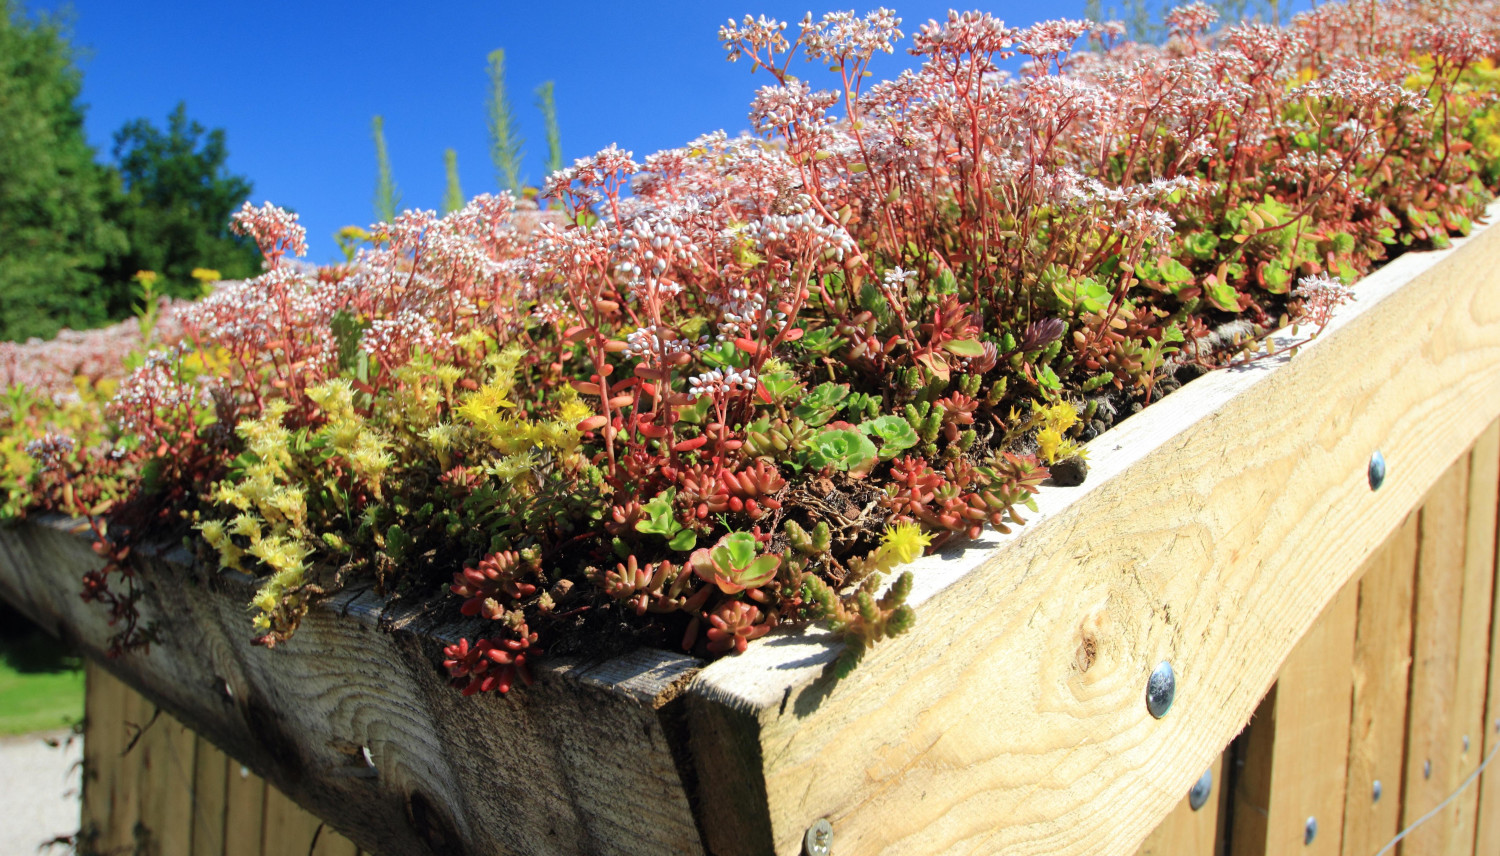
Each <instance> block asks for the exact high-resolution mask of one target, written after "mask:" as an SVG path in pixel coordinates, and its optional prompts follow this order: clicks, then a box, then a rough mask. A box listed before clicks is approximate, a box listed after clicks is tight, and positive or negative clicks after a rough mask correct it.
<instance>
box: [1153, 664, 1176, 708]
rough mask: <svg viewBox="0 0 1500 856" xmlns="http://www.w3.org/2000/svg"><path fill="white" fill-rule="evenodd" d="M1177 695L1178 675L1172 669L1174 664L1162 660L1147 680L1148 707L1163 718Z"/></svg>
mask: <svg viewBox="0 0 1500 856" xmlns="http://www.w3.org/2000/svg"><path fill="white" fill-rule="evenodd" d="M1176 697H1177V675H1176V673H1174V672H1173V671H1172V664H1171V663H1169V662H1167V661H1166V660H1162V661H1161V662H1160V663H1157V664H1156V668H1155V669H1152V670H1151V677H1150V679H1148V680H1147V681H1146V709H1147V710H1149V711H1151V715H1152V716H1154V717H1156V718H1157V719H1161V718H1162V717H1163V716H1166V715H1167V711H1169V710H1171V709H1172V700H1173V699H1174V698H1176Z"/></svg>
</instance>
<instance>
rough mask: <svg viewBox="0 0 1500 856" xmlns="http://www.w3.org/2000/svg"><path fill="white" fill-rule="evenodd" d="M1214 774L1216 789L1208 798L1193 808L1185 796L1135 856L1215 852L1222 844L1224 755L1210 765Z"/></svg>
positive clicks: (1210, 854)
mask: <svg viewBox="0 0 1500 856" xmlns="http://www.w3.org/2000/svg"><path fill="white" fill-rule="evenodd" d="M1208 770H1209V773H1210V774H1212V776H1213V783H1214V784H1213V791H1212V792H1211V793H1210V794H1209V798H1208V802H1206V803H1204V804H1203V805H1202V806H1201V807H1200V808H1199V809H1198V810H1196V811H1194V810H1193V806H1192V804H1191V803H1189V802H1188V798H1187V797H1183V798H1182V800H1181V801H1180V802H1178V803H1177V807H1176V808H1174V809H1172V813H1171V814H1169V815H1167V819H1166V820H1163V821H1162V822H1161V825H1160V826H1158V827H1156V829H1155V830H1154V831H1153V832H1152V833H1151V834H1150V835H1148V836H1146V840H1145V841H1143V842H1141V847H1140V849H1139V850H1137V851H1136V856H1214V854H1215V853H1216V852H1219V851H1220V850H1222V849H1223V848H1222V846H1221V844H1220V821H1221V820H1222V817H1221V815H1220V812H1219V806H1220V804H1221V802H1222V801H1221V799H1220V796H1221V794H1222V793H1223V791H1224V781H1225V780H1224V756H1222V755H1220V756H1219V759H1218V760H1216V761H1214V763H1213V766H1211V767H1209V768H1208Z"/></svg>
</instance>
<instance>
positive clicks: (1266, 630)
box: [688, 228, 1500, 856]
mask: <svg viewBox="0 0 1500 856" xmlns="http://www.w3.org/2000/svg"><path fill="white" fill-rule="evenodd" d="M1357 293H1358V295H1359V297H1358V301H1357V303H1356V304H1355V305H1354V307H1352V309H1351V311H1350V312H1349V313H1348V314H1347V315H1341V316H1340V317H1339V319H1337V320H1336V321H1335V323H1334V325H1332V326H1331V327H1330V329H1329V330H1328V331H1327V332H1325V334H1324V335H1323V336H1322V337H1321V338H1319V339H1318V340H1317V341H1315V342H1313V343H1312V344H1311V345H1309V346H1308V347H1306V348H1304V349H1303V350H1301V352H1299V353H1298V354H1297V355H1296V356H1295V357H1293V358H1292V359H1290V360H1281V361H1276V360H1271V361H1266V362H1262V363H1258V364H1255V365H1252V366H1250V367H1247V368H1244V369H1239V370H1233V371H1225V372H1218V373H1215V374H1211V375H1208V376H1206V377H1204V378H1201V379H1199V380H1196V381H1194V382H1193V383H1190V384H1187V385H1186V386H1185V387H1184V388H1183V389H1182V390H1181V391H1180V392H1177V393H1174V394H1173V395H1172V396H1171V397H1170V398H1168V399H1167V400H1166V401H1164V402H1162V403H1161V404H1159V405H1157V406H1154V407H1151V408H1148V409H1146V410H1145V411H1144V412H1143V413H1141V414H1139V415H1137V416H1134V417H1132V418H1131V419H1129V420H1127V421H1126V422H1124V423H1123V424H1122V425H1121V426H1119V428H1118V429H1116V430H1115V431H1112V432H1110V433H1108V434H1106V435H1105V436H1103V437H1100V438H1099V439H1098V440H1096V441H1094V442H1093V443H1091V444H1090V446H1089V450H1090V456H1091V469H1092V472H1091V474H1090V477H1089V479H1090V480H1089V482H1087V483H1085V484H1084V485H1083V486H1081V487H1079V488H1051V489H1047V490H1044V491H1043V493H1042V494H1041V495H1040V496H1039V497H1038V503H1039V508H1040V512H1039V513H1038V514H1036V515H1035V516H1034V519H1033V520H1032V522H1031V523H1030V524H1029V525H1028V526H1026V527H1024V528H1022V529H1020V530H1019V531H1018V532H1017V533H1016V534H1014V535H1011V536H988V537H986V538H984V539H982V540H981V541H980V542H979V543H977V544H973V545H968V546H967V547H965V546H958V547H955V548H954V549H950V550H946V551H944V552H943V554H942V555H941V556H938V557H929V559H926V560H923V561H921V562H919V563H918V564H917V565H916V566H915V567H914V573H915V575H916V579H917V584H916V590H915V592H914V600H916V601H918V602H919V603H921V606H919V608H918V616H917V622H916V627H915V628H914V629H913V630H912V632H911V633H909V634H907V635H906V636H903V637H901V638H899V639H896V640H893V641H891V642H889V643H883V644H882V645H879V646H876V647H875V648H874V650H873V652H872V653H871V655H870V656H869V657H868V659H867V660H866V662H865V663H864V664H862V665H861V666H860V668H858V669H857V670H855V672H854V674H853V675H851V676H850V677H849V678H848V679H846V680H844V681H841V682H836V681H835V680H834V679H833V677H832V675H831V674H830V672H829V670H828V668H827V666H828V664H829V662H830V661H831V660H832V659H833V658H834V657H835V656H836V652H837V646H836V645H834V644H833V643H832V640H830V639H829V638H828V636H827V634H821V633H818V632H816V631H814V632H800V633H799V632H793V631H789V632H787V633H785V634H783V635H780V636H777V635H776V634H773V638H771V639H769V640H767V641H766V642H764V643H763V644H761V645H758V646H752V647H751V650H750V651H748V652H746V654H744V655H742V656H740V657H736V658H728V659H725V660H721V661H718V662H715V663H713V664H711V665H710V666H708V667H707V668H705V669H704V670H703V671H702V672H701V673H700V674H699V675H698V677H697V678H696V679H695V680H694V683H693V685H692V686H691V687H690V689H689V705H688V709H689V715H690V721H691V723H692V725H693V727H694V728H695V729H699V728H701V729H703V730H704V731H705V732H708V731H712V730H714V729H719V728H720V726H721V724H722V723H726V722H737V723H739V725H736V726H735V727H734V728H733V729H731V730H730V731H729V732H727V733H731V734H732V735H733V738H734V739H733V740H732V741H726V742H722V743H721V744H720V745H718V746H717V751H701V752H696V753H695V759H696V760H697V763H698V768H699V776H698V778H699V781H700V787H701V788H703V791H704V799H703V805H704V806H705V816H704V821H703V826H704V827H705V829H707V830H709V834H710V838H711V844H712V846H714V847H715V848H716V849H718V850H720V851H721V852H724V853H751V852H763V850H758V849H759V848H762V846H763V843H764V842H770V843H771V846H772V847H774V849H775V851H776V852H777V853H781V854H793V853H795V852H796V851H797V849H798V847H799V846H800V841H801V839H802V836H803V834H804V830H806V829H807V828H808V826H809V825H810V824H811V823H812V822H813V821H815V820H816V819H818V818H822V817H826V818H830V819H831V822H832V824H833V828H834V831H835V841H836V842H837V843H836V846H837V848H838V851H839V853H840V856H849V855H850V854H854V856H858V854H874V853H889V854H896V853H912V852H971V851H975V852H1006V853H1014V854H1031V853H1048V854H1083V853H1087V854H1128V853H1130V852H1132V851H1133V850H1134V849H1135V848H1136V847H1137V846H1138V845H1139V844H1140V842H1141V841H1142V840H1143V839H1144V838H1145V836H1146V834H1147V833H1148V832H1150V830H1151V829H1153V828H1154V827H1155V826H1156V824H1157V823H1159V822H1160V821H1161V819H1162V818H1163V817H1164V816H1165V815H1166V814H1167V812H1168V811H1169V810H1170V808H1171V806H1172V805H1174V804H1175V803H1176V801H1177V800H1178V799H1179V798H1180V795H1181V794H1182V793H1183V791H1184V790H1185V789H1186V788H1187V787H1188V786H1189V785H1190V784H1191V782H1192V781H1193V779H1194V778H1196V777H1197V776H1198V774H1199V773H1201V772H1202V770H1203V768H1204V767H1205V766H1207V765H1208V764H1209V763H1210V762H1211V760H1212V758H1213V756H1214V755H1215V754H1217V753H1218V751H1219V750H1220V748H1221V747H1222V746H1223V745H1224V744H1225V743H1226V742H1227V741H1228V740H1229V738H1230V737H1232V736H1233V735H1234V734H1235V733H1237V732H1238V731H1239V730H1240V728H1241V727H1242V726H1243V725H1244V724H1245V721H1246V720H1247V719H1248V718H1249V716H1250V714H1251V712H1252V711H1253V710H1254V708H1255V705H1256V702H1257V701H1258V700H1259V699H1260V698H1261V697H1262V696H1263V695H1264V694H1265V692H1266V690H1267V689H1268V688H1269V686H1270V684H1271V682H1272V680H1273V679H1274V677H1275V675H1276V673H1277V672H1278V671H1279V670H1280V667H1281V663H1282V661H1283V660H1284V659H1285V657H1286V655H1287V654H1288V652H1290V651H1291V649H1292V647H1293V645H1294V644H1295V643H1296V641H1297V640H1298V639H1299V638H1300V637H1301V636H1302V634H1303V633H1304V632H1305V631H1306V629H1307V628H1308V626H1309V625H1310V624H1311V623H1312V621H1313V619H1314V618H1315V617H1316V616H1317V615H1318V614H1319V613H1320V612H1321V611H1322V609H1323V608H1324V607H1325V606H1326V605H1327V604H1328V603H1329V602H1330V601H1331V599H1332V598H1333V596H1334V595H1335V593H1337V592H1338V591H1339V590H1340V589H1341V588H1342V587H1343V586H1344V584H1345V583H1346V582H1347V581H1348V580H1349V579H1350V578H1351V577H1352V576H1353V575H1354V574H1355V573H1356V572H1357V571H1358V569H1359V568H1360V567H1361V566H1362V565H1363V563H1364V561H1365V560H1366V559H1367V558H1368V557H1369V556H1370V555H1371V554H1372V553H1373V552H1374V551H1375V550H1376V548H1377V547H1378V546H1379V545H1380V544H1381V543H1382V542H1383V541H1384V540H1385V538H1386V537H1387V535H1389V533H1390V532H1391V531H1393V530H1394V529H1395V528H1396V527H1397V526H1399V525H1400V523H1401V521H1402V520H1403V519H1404V518H1405V517H1406V515H1407V513H1408V512H1409V511H1410V510H1411V509H1412V508H1413V507H1414V506H1415V505H1416V504H1417V503H1418V501H1419V500H1420V499H1421V497H1422V496H1423V495H1424V494H1425V493H1426V492H1427V490H1428V488H1429V487H1430V486H1431V485H1432V483H1433V482H1434V481H1435V480H1436V479H1437V477H1438V476H1439V475H1440V474H1441V473H1442V472H1443V471H1444V470H1446V469H1447V468H1448V467H1449V465H1450V464H1452V462H1453V460H1454V459H1455V458H1456V457H1458V456H1459V455H1460V454H1462V453H1463V451H1464V450H1466V449H1467V448H1468V447H1469V446H1470V444H1472V443H1473V441H1474V440H1475V438H1476V437H1478V435H1479V434H1480V432H1481V431H1483V430H1484V429H1485V428H1486V427H1487V426H1488V425H1489V423H1490V422H1492V421H1493V420H1494V419H1495V417H1496V415H1497V413H1500V231H1497V230H1496V229H1494V228H1487V229H1485V230H1484V231H1481V232H1478V233H1477V234H1476V236H1475V237H1473V238H1471V239H1469V240H1468V241H1467V242H1466V243H1465V244H1463V245H1462V246H1460V247H1458V248H1456V249H1454V250H1452V251H1448V252H1445V253H1439V254H1422V255H1408V256H1403V257H1402V258H1400V259H1398V260H1396V261H1395V262H1394V263H1392V264H1391V265H1389V266H1387V267H1385V268H1383V269H1382V270H1381V271H1379V272H1377V273H1376V274H1375V275H1373V276H1371V277H1369V278H1367V279H1366V280H1365V281H1364V282H1363V283H1361V284H1360V286H1359V287H1358V289H1357ZM1377 449H1378V450H1381V451H1382V452H1383V453H1384V457H1385V459H1386V460H1387V462H1388V463H1389V473H1390V474H1389V476H1388V477H1387V479H1386V481H1385V483H1384V486H1383V487H1382V488H1381V489H1380V490H1378V491H1374V492H1372V491H1371V489H1370V486H1369V484H1368V482H1367V477H1366V470H1367V465H1368V462H1369V460H1370V456H1371V454H1372V453H1373V452H1374V451H1376V450H1377ZM1163 660H1167V661H1170V662H1171V663H1173V665H1174V666H1175V667H1176V671H1177V679H1178V684H1177V686H1178V691H1177V701H1176V705H1175V706H1174V708H1173V710H1172V711H1171V713H1170V714H1168V716H1167V717H1166V718H1164V719H1162V720H1159V721H1158V720H1153V719H1152V718H1151V717H1150V715H1149V714H1148V713H1147V711H1146V706H1145V704H1144V688H1145V685H1146V678H1147V676H1148V675H1149V674H1150V673H1151V671H1152V669H1153V668H1154V667H1155V666H1156V665H1157V663H1159V662H1161V661H1163ZM720 733H725V732H723V730H722V729H721V731H720ZM717 769H761V770H763V775H762V777H761V778H760V780H759V781H758V782H757V783H754V784H748V785H747V784H745V783H741V782H734V783H733V784H732V786H724V785H722V784H721V783H720V782H717V781H716V780H715V779H713V778H712V771H713V770H717ZM731 791H733V792H760V791H763V792H764V793H765V794H767V800H768V802H767V805H766V808H765V811H764V812H759V813H757V814H755V815H745V814H744V813H743V810H742V809H739V808H728V807H730V806H736V807H737V806H739V805H740V804H738V803H735V802H733V801H732V796H733V795H732V793H731ZM731 814H738V815H740V816H738V817H734V818H732V819H731V818H730V817H728V815H731ZM721 822H723V823H724V824H725V825H726V826H732V827H733V828H734V829H736V830H742V832H737V833H736V837H735V838H734V840H727V839H714V838H713V837H712V835H713V833H712V830H713V829H714V828H716V827H717V826H718V825H719V824H720V823H721ZM742 843H743V844H744V846H741V844H742Z"/></svg>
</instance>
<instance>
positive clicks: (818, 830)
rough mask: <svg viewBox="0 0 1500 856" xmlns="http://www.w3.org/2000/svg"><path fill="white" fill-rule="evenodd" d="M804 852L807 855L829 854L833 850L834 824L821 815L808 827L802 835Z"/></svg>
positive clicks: (822, 855) (823, 855)
mask: <svg viewBox="0 0 1500 856" xmlns="http://www.w3.org/2000/svg"><path fill="white" fill-rule="evenodd" d="M802 852H803V853H805V854H806V856H829V854H831V853H832V852H833V824H831V823H829V822H828V818H826V817H820V818H818V819H817V820H816V821H814V822H813V825H812V826H809V827H808V828H807V834H806V835H804V836H802Z"/></svg>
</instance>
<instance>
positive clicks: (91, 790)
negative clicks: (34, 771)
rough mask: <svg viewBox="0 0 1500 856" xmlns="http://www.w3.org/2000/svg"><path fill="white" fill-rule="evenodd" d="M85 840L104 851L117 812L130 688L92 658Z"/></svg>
mask: <svg viewBox="0 0 1500 856" xmlns="http://www.w3.org/2000/svg"><path fill="white" fill-rule="evenodd" d="M84 685H85V689H84V736H83V805H82V823H81V827H80V830H79V831H80V834H81V835H82V838H83V843H84V844H86V845H87V846H88V847H91V848H92V849H93V850H95V851H98V852H104V848H105V846H106V845H105V842H106V839H107V838H108V836H109V830H110V824H111V817H112V815H113V814H114V804H115V801H116V799H117V795H116V793H115V783H116V777H115V771H116V769H117V768H118V766H119V760H120V750H121V748H122V747H123V743H122V738H123V729H122V726H121V721H120V717H121V712H122V711H121V707H122V705H123V704H124V701H125V693H126V692H127V689H126V687H125V685H124V684H123V683H121V682H120V681H119V680H117V679H116V678H115V677H114V676H113V675H111V674H110V673H109V672H106V671H105V670H104V669H102V668H100V667H99V666H97V665H95V664H94V663H93V662H92V661H89V662H87V663H85V664H84Z"/></svg>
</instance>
